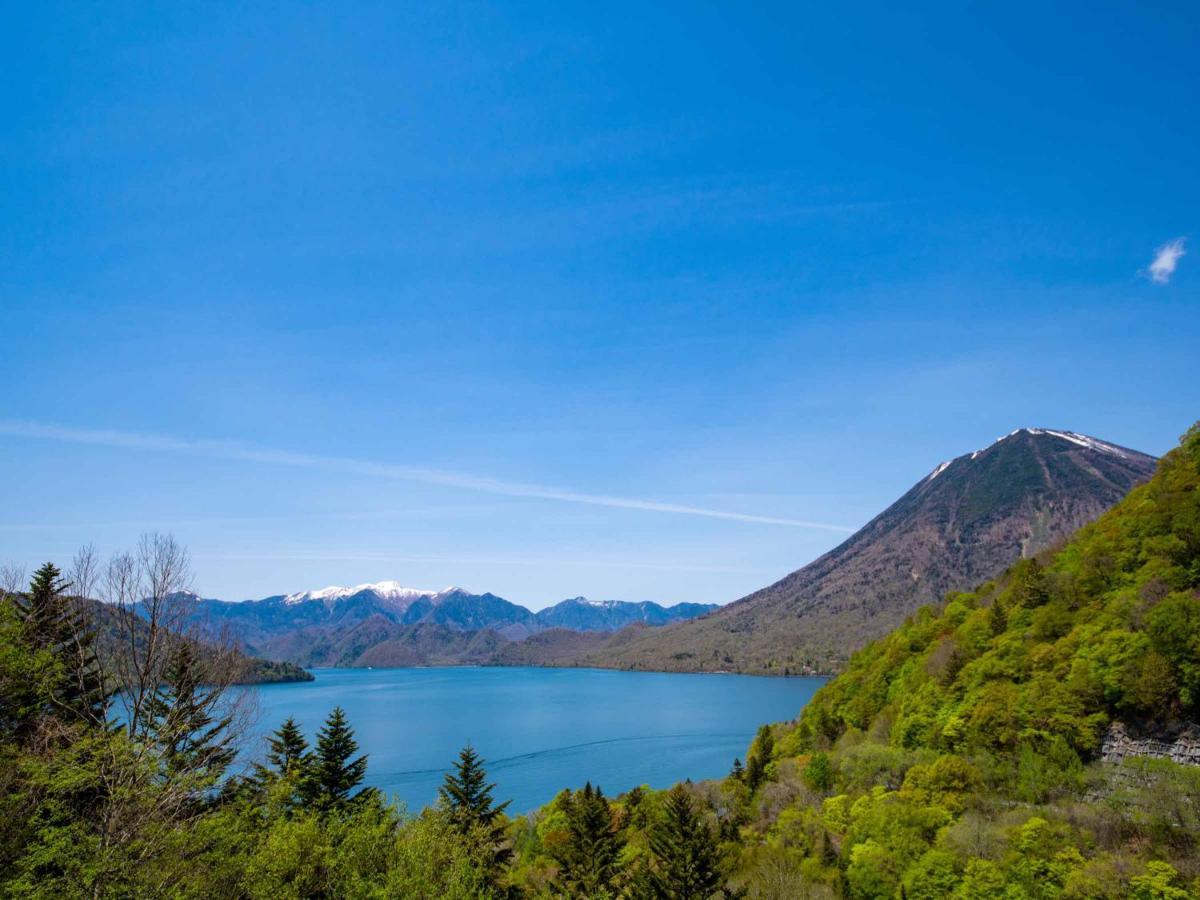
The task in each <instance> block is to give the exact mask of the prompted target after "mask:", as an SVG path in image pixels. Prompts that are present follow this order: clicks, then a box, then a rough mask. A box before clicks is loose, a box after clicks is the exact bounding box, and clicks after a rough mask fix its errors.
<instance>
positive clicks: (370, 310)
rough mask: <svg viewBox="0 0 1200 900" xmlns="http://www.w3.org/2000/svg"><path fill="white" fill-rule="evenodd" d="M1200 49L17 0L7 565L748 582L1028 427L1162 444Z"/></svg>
mask: <svg viewBox="0 0 1200 900" xmlns="http://www.w3.org/2000/svg"><path fill="white" fill-rule="evenodd" d="M747 6H752V7H753V8H751V9H747V8H746V7H747ZM1050 6H1053V9H1051V8H1049V7H1050ZM13 18H14V19H15V17H13ZM1198 50H1200V7H1197V6H1196V5H1195V4H1190V3H1188V4H1185V3H1179V4H1166V3H1161V4H1160V3H1138V4H1134V3H1122V4H1116V3H1087V4H1084V3H1076V4H1052V5H1047V4H1032V3H1005V4H962V3H946V4H940V5H933V4H930V5H926V6H925V7H924V9H922V10H919V11H913V10H910V9H899V8H897V7H896V5H895V4H886V3H878V4H876V3H869V4H863V5H860V6H858V7H855V9H854V11H853V12H852V13H851V12H847V11H846V9H845V8H844V7H838V5H835V4H826V5H820V6H818V5H808V4H795V3H791V4H776V5H768V4H724V5H714V4H703V5H701V4H691V3H689V4H682V3H681V4H668V3H664V4H651V5H647V4H621V3H616V4H613V3H609V4H574V3H561V2H559V3H546V4H504V5H482V4H480V5H470V4H457V3H445V4H424V5H419V4H394V3H380V4H354V3H338V4H332V3H331V4H319V3H314V4H271V3H263V4H253V5H249V4H236V5H234V4H223V3H205V4H190V3H179V4H159V5H141V4H128V3H112V4H106V5H104V6H103V7H102V8H101V7H94V6H93V7H92V8H87V6H86V5H75V4H72V5H59V4H56V3H45V4H38V5H35V6H33V7H29V8H25V9H23V10H22V11H21V15H20V17H19V19H15V21H10V24H9V27H7V28H5V29H4V30H3V34H2V35H0V52H2V53H3V56H4V58H5V60H6V63H7V65H6V69H7V70H8V72H9V77H8V78H6V79H5V84H4V86H3V87H0V92H2V93H0V96H2V97H3V115H2V116H0V161H2V163H3V167H2V169H0V204H2V206H3V209H4V211H5V212H4V215H3V217H0V291H2V295H0V334H3V336H4V344H3V346H4V356H3V360H2V362H0V497H3V503H2V504H0V561H5V560H7V561H14V562H19V563H23V564H26V565H29V566H32V565H35V564H36V563H38V562H40V561H42V560H44V559H46V558H53V559H59V560H65V559H66V558H67V557H69V555H70V553H71V552H72V551H73V550H74V549H75V548H76V547H77V546H78V545H79V544H81V543H83V542H85V541H93V542H95V544H96V545H97V547H98V548H99V549H100V550H101V551H102V552H109V551H112V550H116V549H120V548H123V547H127V546H129V545H131V544H132V543H133V542H134V541H135V540H136V537H137V535H138V534H139V533H140V532H142V531H145V530H149V529H158V530H169V531H171V532H173V533H174V534H175V535H176V536H177V537H178V538H179V539H180V540H181V541H182V542H184V543H185V544H186V545H187V546H188V547H189V548H190V549H191V551H192V554H193V557H194V568H195V574H196V577H195V587H196V588H197V589H198V590H199V591H200V592H201V593H203V594H205V595H206V596H217V597H222V598H226V599H243V598H247V597H257V596H264V595H266V594H271V593H277V592H282V591H293V590H301V589H305V588H314V587H321V586H324V585H326V584H334V583H341V584H345V583H359V582H364V581H372V580H380V579H384V578H393V579H397V580H400V581H402V582H404V583H406V584H410V585H412V586H415V587H434V588H436V587H442V586H445V585H447V584H461V585H464V586H466V587H468V588H471V589H474V590H491V591H494V592H496V593H499V594H501V595H503V596H506V597H509V598H510V599H513V600H516V601H519V602H523V603H526V604H527V605H529V606H531V607H533V608H537V607H540V606H544V605H546V604H548V603H550V602H554V601H556V600H558V599H561V598H563V597H566V596H573V595H577V594H585V595H587V596H589V597H593V598H596V599H626V600H640V599H654V600H659V601H662V602H677V601H681V600H701V601H715V602H725V601H728V600H732V599H735V598H737V597H738V596H740V595H742V594H744V593H746V592H748V591H750V590H752V589H754V588H757V587H760V586H762V585H764V584H766V583H768V582H770V581H773V580H774V579H775V578H777V577H779V576H781V575H783V574H785V573H786V572H788V571H790V570H792V569H794V568H796V567H798V566H799V565H801V564H803V563H805V562H807V561H809V560H811V559H812V558H814V557H815V556H817V555H818V554H820V553H821V552H823V551H825V550H827V549H829V548H830V547H832V546H834V545H835V544H836V543H838V542H839V541H840V540H842V539H843V538H844V537H845V536H846V534H847V533H848V530H850V529H853V528H856V527H858V526H860V525H862V524H863V523H865V522H866V521H867V520H868V519H869V518H870V517H871V516H873V515H874V514H875V513H877V512H878V511H880V510H881V509H882V508H883V507H884V506H886V505H887V504H888V503H890V502H891V501H892V500H894V499H895V498H896V497H897V496H899V495H900V494H901V493H902V492H903V491H904V490H906V489H907V488H908V487H909V486H910V485H911V484H912V483H913V482H914V481H916V480H917V479H918V478H920V477H922V476H923V475H924V474H925V473H927V472H928V471H929V470H930V469H931V468H932V467H933V466H934V465H935V464H936V463H937V462H938V461H940V460H942V459H945V458H948V457H951V456H955V455H958V454H960V453H964V452H967V451H970V450H973V449H975V448H977V447H979V446H982V445H986V444H987V443H990V442H991V441H992V440H993V439H995V438H996V437H997V436H999V435H1001V434H1004V433H1006V432H1008V431H1010V430H1012V429H1013V428H1016V427H1018V426H1022V425H1034V426H1044V427H1054V428H1066V429H1071V430H1076V431H1081V432H1086V433H1090V434H1094V435H1096V436H1098V437H1102V438H1104V439H1107V440H1111V441H1114V442H1117V443H1121V444H1125V445H1128V446H1131V447H1135V448H1138V449H1142V450H1146V451H1149V452H1154V453H1161V452H1163V451H1165V450H1167V449H1168V448H1169V447H1170V446H1172V445H1173V443H1174V441H1175V439H1176V438H1177V436H1178V435H1179V434H1180V433H1181V432H1182V431H1183V430H1184V429H1185V428H1186V427H1187V426H1188V425H1189V424H1190V423H1191V422H1193V421H1194V420H1195V419H1197V418H1198V417H1200V403H1197V400H1198V399H1200V398H1198V392H1197V383H1198V382H1197V359H1198V357H1200V354H1198V353H1197V347H1200V305H1198V299H1200V298H1198V294H1200V274H1198V273H1200V259H1197V258H1196V257H1198V256H1200V251H1196V249H1195V245H1194V244H1191V243H1190V242H1189V240H1190V239H1191V238H1192V236H1197V237H1200V234H1198V232H1200V220H1198V219H1197V210H1198V209H1200V202H1198V201H1200V181H1198V179H1197V173H1196V164H1197V159H1200V141H1198V137H1200V117H1197V116H1196V114H1195V111H1196V110H1197V109H1198V108H1200V63H1198V62H1197V60H1198V59H1200V52H1198ZM1181 238H1182V239H1183V243H1182V244H1181V245H1179V244H1176V245H1171V243H1170V242H1172V241H1175V240H1177V239H1181ZM1171 246H1174V247H1175V248H1176V249H1175V250H1174V251H1172V250H1170V249H1169V248H1170V247H1171ZM1161 248H1168V249H1167V250H1165V251H1164V252H1163V253H1161V254H1159V253H1158V251H1159V250H1160V249H1161ZM1180 251H1182V255H1180ZM1156 254H1157V255H1158V257H1159V266H1158V267H1157V268H1156V269H1154V270H1151V265H1152V263H1153V262H1154V260H1155V259H1156ZM710 513H718V514H720V515H710ZM726 514H728V515H726Z"/></svg>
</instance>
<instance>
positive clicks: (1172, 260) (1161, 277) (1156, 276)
mask: <svg viewBox="0 0 1200 900" xmlns="http://www.w3.org/2000/svg"><path fill="white" fill-rule="evenodd" d="M1185 242H1186V238H1181V237H1178V238H1175V240H1173V241H1167V242H1166V243H1165V244H1163V245H1162V246H1161V247H1159V248H1158V249H1157V250H1156V251H1154V261H1153V262H1151V263H1150V265H1149V266H1148V267H1147V269H1146V273H1147V274H1148V275H1149V276H1150V280H1151V281H1153V282H1154V283H1155V284H1166V283H1167V282H1169V281H1170V280H1171V276H1172V275H1174V274H1175V267H1176V266H1178V265H1179V260H1180V258H1182V257H1183V256H1184V255H1185V254H1186V252H1187V251H1186V250H1184V246H1183V245H1184V243H1185Z"/></svg>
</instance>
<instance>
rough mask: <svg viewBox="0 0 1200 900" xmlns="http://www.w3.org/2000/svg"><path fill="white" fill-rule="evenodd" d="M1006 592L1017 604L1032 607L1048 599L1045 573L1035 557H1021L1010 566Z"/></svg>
mask: <svg viewBox="0 0 1200 900" xmlns="http://www.w3.org/2000/svg"><path fill="white" fill-rule="evenodd" d="M1008 593H1009V595H1010V596H1011V597H1012V599H1013V601H1014V602H1015V603H1016V604H1017V605H1018V606H1024V607H1025V608H1027V609H1033V608H1035V607H1038V606H1041V605H1042V604H1044V603H1045V602H1046V601H1047V600H1049V599H1050V590H1049V587H1048V586H1047V584H1046V573H1045V572H1044V571H1043V570H1042V566H1041V564H1040V563H1039V562H1038V561H1037V560H1036V559H1022V560H1019V561H1018V562H1017V563H1015V564H1014V565H1013V567H1012V574H1011V581H1010V583H1009V587H1008Z"/></svg>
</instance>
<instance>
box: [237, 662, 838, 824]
mask: <svg viewBox="0 0 1200 900" xmlns="http://www.w3.org/2000/svg"><path fill="white" fill-rule="evenodd" d="M313 674H314V675H316V679H317V680H316V681H312V682H304V683H298V684H271V685H262V686H260V687H256V688H253V689H252V690H253V692H254V694H255V695H256V699H257V703H258V710H259V717H258V722H257V725H256V726H255V728H256V731H255V736H254V738H253V739H252V740H251V742H250V745H249V747H248V749H250V748H257V750H258V752H259V753H260V754H261V752H262V746H263V743H262V741H263V737H264V736H265V735H267V734H269V733H270V732H271V731H273V730H275V729H276V728H277V727H278V726H279V724H280V723H281V722H282V721H283V720H284V719H285V718H287V717H288V716H294V717H295V718H296V720H297V721H298V722H299V723H300V725H301V726H302V727H303V729H304V731H305V733H306V734H308V736H309V738H310V740H311V739H312V737H313V735H314V734H315V733H316V731H317V729H318V728H319V727H320V726H321V724H322V722H323V721H324V719H325V717H326V716H327V715H328V714H329V711H330V710H331V709H333V707H334V706H338V705H340V706H341V707H342V708H343V709H345V710H346V715H347V716H348V717H349V719H350V724H351V725H352V726H353V727H354V731H355V736H356V737H357V739H358V742H359V746H360V748H361V750H362V752H365V753H368V754H369V755H370V761H369V767H368V770H367V783H368V784H370V785H373V786H375V787H378V788H380V789H382V790H383V791H384V792H385V793H386V794H388V795H394V796H396V797H397V798H399V799H400V800H403V801H404V802H405V803H407V804H408V806H409V808H411V809H417V808H420V807H422V806H425V805H428V804H430V803H432V802H434V800H435V799H436V797H437V788H438V785H439V784H441V781H442V776H443V774H444V773H445V772H446V770H447V769H448V768H449V766H450V764H451V762H452V761H453V760H454V758H455V756H456V755H457V753H458V751H459V749H460V748H461V747H462V746H463V745H464V744H466V743H467V742H468V741H469V742H471V743H472V744H473V745H474V746H475V748H476V749H477V750H478V751H479V752H480V753H481V754H482V755H483V756H484V757H485V758H486V759H487V769H488V774H489V775H490V776H491V779H492V780H493V781H495V782H496V792H495V795H496V798H497V800H512V806H511V807H510V808H509V811H510V812H512V813H518V812H525V811H528V810H530V809H533V808H534V807H537V806H539V805H541V804H543V803H547V802H549V801H550V800H551V799H552V798H553V797H554V795H555V794H557V793H558V792H559V791H560V790H561V789H563V788H565V787H571V788H576V787H582V786H583V783H584V782H585V781H588V780H590V781H591V782H592V783H593V784H599V785H600V786H601V787H603V788H604V792H605V793H606V794H610V795H615V794H617V793H620V792H621V791H626V790H628V789H630V788H632V787H635V786H637V785H639V784H648V785H650V786H651V787H655V788H661V787H667V786H669V785H671V784H673V783H674V782H676V781H681V780H683V779H685V778H691V779H693V780H700V779H704V778H716V777H719V776H722V775H725V774H726V773H727V772H728V771H729V767H730V765H731V764H732V763H733V759H734V757H744V755H745V752H746V747H747V746H748V745H749V743H750V740H751V739H752V738H753V737H754V732H755V730H756V729H757V728H758V726H759V725H761V724H763V723H764V722H779V721H783V720H786V719H792V718H794V717H795V716H796V715H797V714H799V712H800V710H801V709H802V708H803V707H804V705H805V704H806V703H808V701H809V700H810V699H811V698H812V695H813V694H814V693H815V692H816V690H817V688H819V687H820V686H821V685H822V684H824V682H825V679H823V678H763V677H755V676H749V675H676V674H665V673H654V672H615V671H609V670H601V669H537V668H469V667H465V668H445V669H316V670H314V671H313Z"/></svg>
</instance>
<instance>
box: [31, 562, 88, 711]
mask: <svg viewBox="0 0 1200 900" xmlns="http://www.w3.org/2000/svg"><path fill="white" fill-rule="evenodd" d="M69 587H70V585H69V584H68V583H67V582H66V581H64V580H63V578H62V573H61V572H60V571H59V569H58V567H57V566H55V565H54V564H53V563H46V564H45V565H43V566H41V567H40V568H39V569H38V570H37V571H36V572H34V574H33V579H32V580H31V581H30V584H29V591H28V592H27V593H26V594H25V595H24V596H20V595H17V596H16V597H15V598H14V600H15V608H16V611H17V617H18V620H19V621H20V623H21V637H22V640H23V641H24V643H25V645H26V646H28V647H29V648H30V649H31V650H33V651H34V652H38V651H46V652H48V653H50V654H51V656H52V657H53V659H54V662H55V666H56V668H57V671H56V673H55V677H54V678H53V684H52V685H51V686H50V689H49V690H48V692H47V693H46V695H45V701H46V702H45V706H44V708H43V709H41V710H39V711H38V712H40V713H41V714H49V715H54V716H59V717H61V718H66V719H73V720H82V721H83V722H85V723H87V724H91V725H99V724H100V723H102V722H103V721H104V720H105V718H106V715H107V700H108V694H107V692H106V690H105V685H104V675H103V672H102V670H101V668H100V662H99V660H98V658H97V656H96V650H95V632H94V630H93V628H92V627H91V624H90V623H89V622H88V621H87V620H86V618H85V617H84V616H83V615H82V613H81V612H80V610H79V609H78V608H77V606H76V604H75V603H74V602H73V601H72V599H71V598H70V597H69V596H68V595H67V589H68V588H69ZM31 712H32V710H31Z"/></svg>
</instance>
